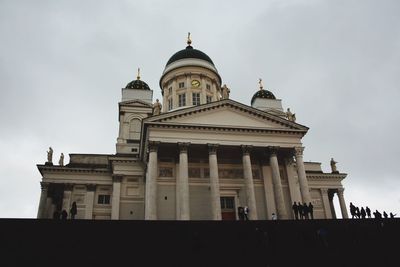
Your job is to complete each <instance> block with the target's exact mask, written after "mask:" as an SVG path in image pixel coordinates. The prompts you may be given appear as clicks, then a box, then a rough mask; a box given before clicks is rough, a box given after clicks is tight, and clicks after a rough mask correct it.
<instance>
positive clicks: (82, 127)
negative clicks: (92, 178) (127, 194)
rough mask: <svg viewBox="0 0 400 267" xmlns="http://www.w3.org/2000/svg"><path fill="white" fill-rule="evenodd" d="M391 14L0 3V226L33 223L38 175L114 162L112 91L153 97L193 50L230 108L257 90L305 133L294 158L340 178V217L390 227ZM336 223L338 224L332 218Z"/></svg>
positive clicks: (393, 123) (342, 4)
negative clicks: (174, 61)
mask: <svg viewBox="0 0 400 267" xmlns="http://www.w3.org/2000/svg"><path fill="white" fill-rule="evenodd" d="M399 14H400V1H395V0H394V1H385V0H380V1H367V0H360V1H351V0H344V1H316V0H315V1H314V0H307V1H306V0H291V1H289V0H287V1H284V0H280V1H267V0H260V1H252V0H248V1H232V0H230V1H215V0H202V1H188V0H182V1H178V0H175V1H161V0H160V1H149V0H143V1H100V0H93V1H81V0H79V1H71V0H69V1H51V0H48V1H16V0H10V1H6V0H0V82H1V84H0V92H1V95H0V127H1V130H0V166H1V168H0V217H36V214H37V207H38V203H39V197H40V184H39V182H40V180H41V175H40V173H39V171H38V170H37V168H36V164H43V163H44V162H45V161H46V157H47V154H46V151H47V150H48V147H49V146H52V147H53V149H54V157H53V160H54V161H55V162H58V158H59V155H60V153H61V152H63V153H64V154H65V155H66V158H65V162H66V163H68V161H69V157H68V154H69V153H104V154H109V153H115V143H116V138H117V134H118V101H120V99H121V88H122V87H125V86H126V84H127V83H128V82H130V81H131V80H134V79H135V78H136V69H137V68H138V67H140V68H141V70H142V72H141V77H142V80H144V81H146V82H147V83H148V84H149V86H150V87H151V88H152V89H153V90H154V99H155V98H161V93H160V88H159V87H158V82H159V78H160V76H161V73H162V71H163V68H164V66H165V64H166V62H167V60H168V59H169V57H170V56H171V55H172V54H173V53H175V52H176V51H178V50H180V49H183V48H185V46H186V43H185V41H186V35H187V32H189V31H190V32H191V33H192V40H193V44H192V45H193V46H194V47H195V48H197V49H200V50H202V51H203V52H205V53H206V54H208V55H209V56H210V57H211V59H212V60H213V61H214V63H215V65H216V67H217V69H218V71H219V73H220V75H221V77H222V80H223V83H226V84H227V85H228V87H230V89H231V98H232V99H234V100H236V101H239V102H242V103H245V104H250V99H251V97H252V95H253V94H254V93H255V92H256V91H257V90H258V83H257V82H258V78H262V79H263V81H264V88H266V89H268V90H270V91H272V92H273V93H274V94H275V96H276V97H277V98H279V99H282V102H283V106H284V108H285V109H286V108H288V107H290V108H291V110H292V112H294V113H296V117H297V122H299V123H300V124H303V125H306V126H308V127H309V128H310V130H309V132H308V133H307V135H306V136H305V137H304V139H303V140H304V146H305V147H306V149H305V151H304V153H305V154H304V159H305V160H306V161H318V162H322V168H323V170H324V171H327V172H328V171H330V166H329V160H330V158H331V157H333V158H335V160H336V161H338V163H337V167H338V170H339V171H341V172H345V173H348V176H347V178H346V179H345V180H344V182H343V185H344V187H345V188H346V189H345V199H346V202H347V205H348V204H349V202H353V203H354V204H355V205H359V206H365V205H368V206H369V207H370V208H371V209H372V210H375V209H378V210H380V211H382V210H386V211H387V212H393V213H397V214H399V215H400V193H399V191H400V179H399V177H400V173H399V169H398V166H399V165H400V164H399V158H400V157H399V155H400V144H399V141H398V135H399V131H400V105H399V103H398V102H399V101H400V16H399ZM337 213H340V211H339V210H337Z"/></svg>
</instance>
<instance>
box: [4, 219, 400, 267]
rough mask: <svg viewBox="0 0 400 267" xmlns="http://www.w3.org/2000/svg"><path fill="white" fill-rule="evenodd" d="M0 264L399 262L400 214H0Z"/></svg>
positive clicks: (328, 264)
mask: <svg viewBox="0 0 400 267" xmlns="http://www.w3.org/2000/svg"><path fill="white" fill-rule="evenodd" d="M0 240H1V249H0V261H1V263H3V264H0V266H270V267H272V266H352V267H353V266H396V267H398V266H400V245H399V243H400V220H399V219H386V220H380V221H378V220H375V219H369V220H355V219H354V220H308V221H291V220H287V221H232V222H228V221H223V222H211V221H186V222H182V221H88V220H75V221H71V220H68V221H54V220H34V219H0Z"/></svg>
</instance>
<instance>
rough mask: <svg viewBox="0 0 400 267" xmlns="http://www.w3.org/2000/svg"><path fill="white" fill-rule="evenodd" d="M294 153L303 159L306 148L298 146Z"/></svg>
mask: <svg viewBox="0 0 400 267" xmlns="http://www.w3.org/2000/svg"><path fill="white" fill-rule="evenodd" d="M294 151H295V154H296V157H301V156H303V152H304V147H303V146H296V147H295V148H294Z"/></svg>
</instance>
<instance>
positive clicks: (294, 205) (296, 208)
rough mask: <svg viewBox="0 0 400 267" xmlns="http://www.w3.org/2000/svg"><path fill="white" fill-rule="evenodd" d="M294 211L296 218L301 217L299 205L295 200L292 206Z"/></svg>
mask: <svg viewBox="0 0 400 267" xmlns="http://www.w3.org/2000/svg"><path fill="white" fill-rule="evenodd" d="M292 209H293V212H294V218H295V219H296V220H298V219H299V207H298V206H297V204H296V202H293V206H292Z"/></svg>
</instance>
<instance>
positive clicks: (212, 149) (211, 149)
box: [207, 144, 219, 155]
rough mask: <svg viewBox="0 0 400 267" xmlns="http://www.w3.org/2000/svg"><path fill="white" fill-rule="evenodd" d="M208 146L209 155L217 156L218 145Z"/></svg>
mask: <svg viewBox="0 0 400 267" xmlns="http://www.w3.org/2000/svg"><path fill="white" fill-rule="evenodd" d="M207 146H208V153H209V154H210V155H212V154H217V149H218V146H219V145H218V144H207Z"/></svg>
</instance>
